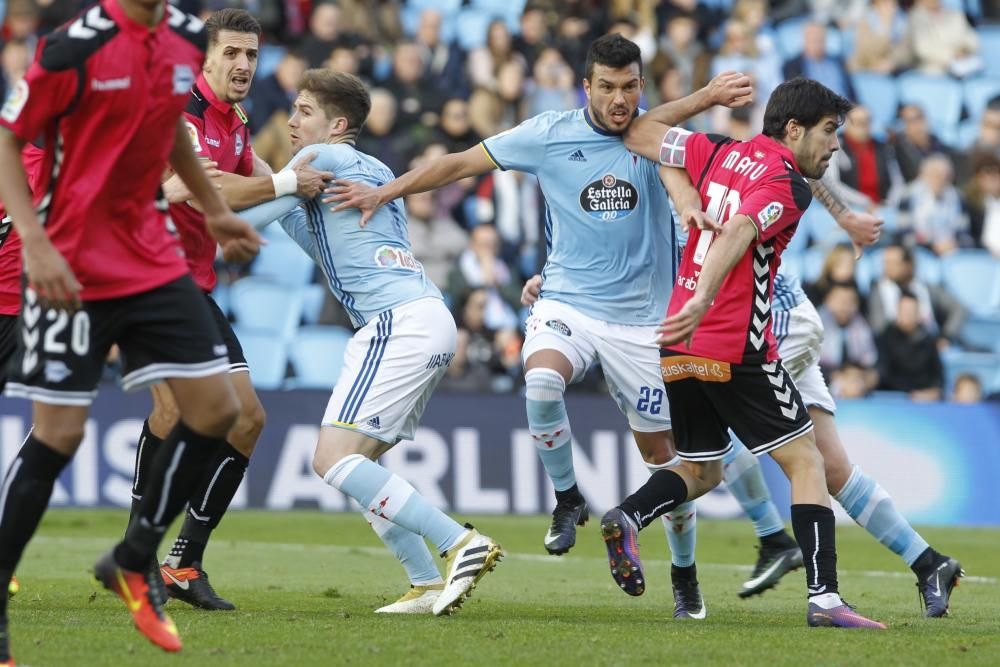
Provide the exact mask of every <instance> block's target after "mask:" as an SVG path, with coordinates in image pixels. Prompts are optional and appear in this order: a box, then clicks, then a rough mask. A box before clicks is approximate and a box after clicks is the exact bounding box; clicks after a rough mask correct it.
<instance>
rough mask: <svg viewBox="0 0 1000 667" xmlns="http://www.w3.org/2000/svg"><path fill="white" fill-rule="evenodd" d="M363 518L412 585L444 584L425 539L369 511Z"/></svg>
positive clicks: (364, 513) (366, 511)
mask: <svg viewBox="0 0 1000 667" xmlns="http://www.w3.org/2000/svg"><path fill="white" fill-rule="evenodd" d="M361 516H363V517H364V518H365V521H367V522H368V523H369V525H371V527H372V529H373V530H374V531H375V534H376V535H378V536H379V538H381V540H382V541H383V542H384V543H385V546H387V547H388V548H389V551H391V552H392V554H393V555H394V556H395V557H396V560H398V561H399V564H400V565H402V566H403V569H404V570H406V576H407V577H409V579H410V583H411V584H413V585H414V586H430V585H432V584H443V583H444V580H443V579H442V578H441V573H440V572H438V569H437V565H436V564H435V562H434V556H432V555H431V552H430V549H428V548H427V543H426V542H424V538H422V537H420V536H419V535H417V534H416V533H411V532H410V531H408V530H406V529H405V528H403V527H402V526H397V525H396V524H394V523H393V522H392V521H389V520H388V519H383V518H382V517H381V516H379V515H377V514H372V513H371V512H369V511H368V510H364V511H362V512H361Z"/></svg>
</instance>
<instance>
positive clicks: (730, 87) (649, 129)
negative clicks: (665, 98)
mask: <svg viewBox="0 0 1000 667" xmlns="http://www.w3.org/2000/svg"><path fill="white" fill-rule="evenodd" d="M752 101H753V87H752V86H751V85H750V77H748V76H747V75H745V74H742V73H740V72H723V73H722V74H719V75H718V76H716V77H715V78H714V79H712V80H711V81H709V82H708V85H706V86H705V87H704V88H702V89H701V90H698V91H695V92H694V93H692V94H690V95H688V96H687V97H682V98H681V99H679V100H675V101H673V102H667V103H666V104H661V105H660V106H658V107H654V108H652V109H650V110H649V111H647V112H646V113H644V114H642V115H641V116H639V117H638V118H636V119H635V120H634V121H632V124H631V125H629V128H628V131H626V132H625V146H626V147H627V148H628V149H629V150H630V151H632V152H633V153H637V154H639V155H642V156H643V157H645V158H647V159H650V160H653V161H654V162H660V164H670V163H666V162H662V161H660V157H661V151H660V146H661V144H663V143H664V142H665V141H666V140H665V137H664V135H665V134H667V131H668V130H670V129H671V128H673V127H675V126H677V125H680V124H681V123H683V122H685V121H686V120H688V119H689V118H692V117H694V116H697V115H698V114H700V113H702V112H703V111H707V110H708V109H710V108H712V107H713V106H715V105H717V104H721V105H723V106H727V107H742V106H746V105H747V104H750V103H751V102H752ZM670 166H675V167H683V166H684V165H683V164H671V165H670Z"/></svg>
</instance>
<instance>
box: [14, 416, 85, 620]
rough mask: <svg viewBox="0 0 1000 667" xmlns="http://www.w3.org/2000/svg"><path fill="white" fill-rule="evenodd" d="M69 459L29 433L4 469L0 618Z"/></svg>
mask: <svg viewBox="0 0 1000 667" xmlns="http://www.w3.org/2000/svg"><path fill="white" fill-rule="evenodd" d="M69 460H70V457H68V456H65V455H63V454H60V453H59V452H57V451H56V450H54V449H52V448H50V447H49V446H47V445H45V444H44V443H43V442H42V441H41V440H39V439H38V438H36V437H35V435H34V433H29V434H28V437H27V439H26V440H25V441H24V444H23V445H21V451H19V452H18V453H17V457H15V458H14V461H13V462H12V463H11V464H10V468H8V469H7V476H6V477H5V478H4V481H3V487H2V492H0V585H2V586H3V589H0V617H5V616H6V615H7V585H8V584H9V583H10V578H11V577H12V576H13V574H14V570H15V569H17V564H18V563H19V562H20V561H21V555H22V554H23V553H24V548H25V547H26V546H27V545H28V541H29V540H30V539H31V536H32V535H34V534H35V529H36V528H38V523H39V522H40V521H41V520H42V515H43V514H45V508H46V507H48V505H49V498H50V497H51V496H52V488H53V487H54V486H55V483H56V479H57V478H58V477H59V473H61V472H62V471H63V468H65V467H66V464H67V463H69Z"/></svg>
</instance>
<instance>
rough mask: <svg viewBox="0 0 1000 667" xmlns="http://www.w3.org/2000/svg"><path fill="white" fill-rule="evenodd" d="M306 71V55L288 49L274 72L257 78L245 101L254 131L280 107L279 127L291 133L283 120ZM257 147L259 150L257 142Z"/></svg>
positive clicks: (258, 130)
mask: <svg viewBox="0 0 1000 667" xmlns="http://www.w3.org/2000/svg"><path fill="white" fill-rule="evenodd" d="M305 71H306V60H305V58H304V57H303V56H302V55H301V54H300V53H298V52H297V51H286V52H285V54H284V55H283V56H282V57H281V60H280V61H278V66H277V67H276V68H275V70H274V72H273V73H272V74H270V75H269V76H266V77H264V78H263V79H260V80H255V81H254V84H253V86H251V88H250V96H249V97H248V98H247V100H246V101H245V102H244V104H243V106H244V107H245V108H246V111H247V115H249V116H250V133H251V134H257V133H258V132H260V131H261V129H262V128H263V127H264V126H266V125H267V124H268V123H270V122H271V117H272V116H274V114H275V113H277V112H279V111H280V112H281V113H282V118H281V119H280V121H279V124H281V128H280V129H281V131H282V132H283V133H285V134H288V127H287V125H285V124H284V123H287V121H288V111H289V109H291V108H292V102H293V101H295V96H296V95H297V94H298V89H297V87H298V85H299V79H301V78H302V73H303V72H305ZM254 151H257V146H256V145H255V146H254ZM282 164H284V163H282Z"/></svg>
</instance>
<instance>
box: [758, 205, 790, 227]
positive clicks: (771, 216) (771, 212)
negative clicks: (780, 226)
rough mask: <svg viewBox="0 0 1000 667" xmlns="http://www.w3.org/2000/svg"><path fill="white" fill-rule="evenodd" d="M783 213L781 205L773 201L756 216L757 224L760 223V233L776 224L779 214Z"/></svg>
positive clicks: (783, 209) (783, 208)
mask: <svg viewBox="0 0 1000 667" xmlns="http://www.w3.org/2000/svg"><path fill="white" fill-rule="evenodd" d="M784 211H785V207H784V206H782V205H781V203H780V202H776V201H773V202H771V203H770V204H768V205H767V206H765V207H764V208H763V209H761V211H760V213H758V214H757V222H759V223H760V229H761V231H767V228H768V227H770V226H771V225H773V224H774V223H776V222H777V221H778V220H779V219H780V218H781V214H782V213H783V212H784Z"/></svg>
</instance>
